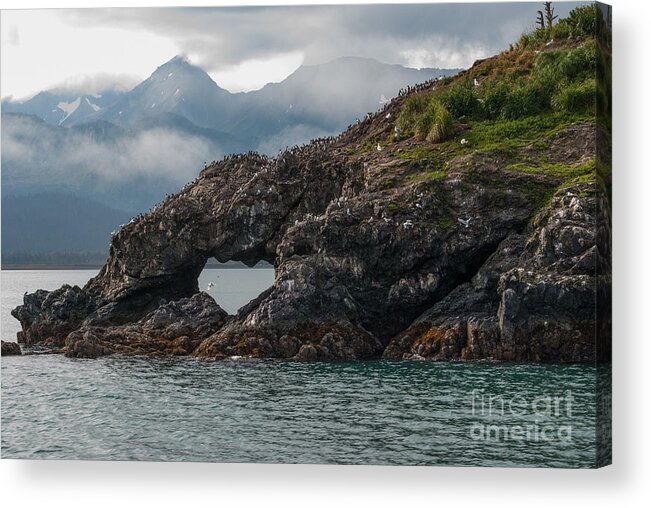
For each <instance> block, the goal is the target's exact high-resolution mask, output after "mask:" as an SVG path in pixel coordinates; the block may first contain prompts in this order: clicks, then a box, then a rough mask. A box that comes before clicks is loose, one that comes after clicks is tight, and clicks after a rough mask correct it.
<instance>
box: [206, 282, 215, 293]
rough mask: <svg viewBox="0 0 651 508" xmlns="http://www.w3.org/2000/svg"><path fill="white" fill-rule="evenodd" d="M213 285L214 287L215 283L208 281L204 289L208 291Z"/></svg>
mask: <svg viewBox="0 0 651 508" xmlns="http://www.w3.org/2000/svg"><path fill="white" fill-rule="evenodd" d="M213 287H215V284H214V283H212V282H209V283H208V287H207V288H206V291H210V290H211V289H212V288H213Z"/></svg>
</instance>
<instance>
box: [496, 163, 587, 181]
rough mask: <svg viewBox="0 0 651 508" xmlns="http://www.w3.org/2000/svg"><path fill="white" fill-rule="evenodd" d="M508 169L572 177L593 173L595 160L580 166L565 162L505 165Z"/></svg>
mask: <svg viewBox="0 0 651 508" xmlns="http://www.w3.org/2000/svg"><path fill="white" fill-rule="evenodd" d="M506 169H507V170H509V171H517V172H520V173H528V174H535V175H548V176H554V177H557V178H563V179H566V180H567V179H574V178H579V177H585V176H590V175H594V174H595V171H596V162H595V160H592V161H590V162H588V163H586V164H582V165H580V166H568V165H565V164H544V163H543V164H537V165H531V164H524V163H518V164H510V165H509V166H507V167H506Z"/></svg>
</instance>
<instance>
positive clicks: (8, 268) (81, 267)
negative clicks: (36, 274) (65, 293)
mask: <svg viewBox="0 0 651 508" xmlns="http://www.w3.org/2000/svg"><path fill="white" fill-rule="evenodd" d="M102 266H104V265H2V268H1V269H2V271H12V270H99V269H100V268H102ZM233 269H240V270H242V269H245V270H249V269H251V270H262V269H273V265H262V266H252V267H247V266H244V265H242V266H239V265H231V264H224V265H206V266H205V267H204V270H233Z"/></svg>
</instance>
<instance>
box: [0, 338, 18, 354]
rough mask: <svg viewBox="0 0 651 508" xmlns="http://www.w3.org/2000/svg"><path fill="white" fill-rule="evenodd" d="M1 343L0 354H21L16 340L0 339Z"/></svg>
mask: <svg viewBox="0 0 651 508" xmlns="http://www.w3.org/2000/svg"><path fill="white" fill-rule="evenodd" d="M0 342H1V343H2V344H1V345H2V356H12V355H13V356H16V355H21V354H23V353H22V351H21V350H20V346H19V345H18V343H17V342H5V341H4V340H3V341H0Z"/></svg>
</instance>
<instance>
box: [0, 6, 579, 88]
mask: <svg viewBox="0 0 651 508" xmlns="http://www.w3.org/2000/svg"><path fill="white" fill-rule="evenodd" d="M576 5H577V3H561V2H559V3H555V6H556V13H557V14H559V15H560V16H561V17H562V16H565V15H566V14H567V13H568V12H569V11H570V9H572V8H573V7H574V6H576ZM539 8H540V3H538V2H535V3H495V4H490V3H489V4H429V5H428V4H416V5H405V4H403V5H354V6H350V5H349V6H341V5H339V6H305V7H299V6H291V7H239V8H137V9H50V10H48V9H43V10H4V11H2V13H1V34H2V40H1V44H2V45H1V52H2V55H1V56H2V62H1V81H0V87H1V90H0V94H1V95H2V97H8V96H13V97H14V98H25V97H29V96H30V95H33V94H34V93H36V92H38V91H40V90H44V89H48V88H53V87H61V86H65V87H69V88H75V89H79V90H83V91H87V92H96V91H98V90H100V89H101V88H102V87H105V86H107V85H116V84H117V85H119V86H121V87H125V88H128V87H131V86H133V85H134V84H136V83H137V82H138V81H140V80H142V79H144V78H146V77H147V76H149V75H150V74H151V73H152V72H153V71H154V70H155V69H156V67H158V66H159V65H161V64H162V63H164V62H166V61H167V60H169V59H170V58H172V57H173V56H175V55H177V54H183V55H185V56H186V57H187V58H188V59H189V60H190V61H191V62H192V63H194V64H196V65H199V66H201V67H202V68H204V69H205V70H206V71H208V73H209V74H210V75H211V76H212V78H213V79H214V80H215V81H216V82H217V83H218V84H219V85H220V86H222V87H224V88H226V89H228V90H230V91H247V90H254V89H258V88H261V87H262V86H263V85H264V84H266V83H268V82H273V81H281V80H282V79H284V78H285V77H286V76H288V75H289V74H291V73H292V72H293V71H294V70H295V69H296V68H297V67H299V66H300V65H302V64H318V63H323V62H326V61H329V60H332V59H334V58H337V57H341V56H363V57H371V58H375V59H377V60H380V61H382V62H385V63H398V64H402V65H405V66H409V67H417V68H420V67H442V68H452V67H467V66H469V65H472V63H473V62H474V61H475V60H477V59H478V58H483V57H486V56H489V55H492V54H494V53H496V52H498V51H500V50H502V49H505V48H507V47H508V45H509V43H510V42H514V41H515V40H517V38H518V36H519V34H520V33H522V32H523V31H524V30H528V29H530V28H532V27H533V25H534V22H535V18H536V11H537V10H538V9H539Z"/></svg>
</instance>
